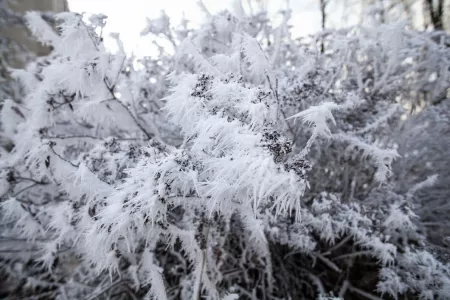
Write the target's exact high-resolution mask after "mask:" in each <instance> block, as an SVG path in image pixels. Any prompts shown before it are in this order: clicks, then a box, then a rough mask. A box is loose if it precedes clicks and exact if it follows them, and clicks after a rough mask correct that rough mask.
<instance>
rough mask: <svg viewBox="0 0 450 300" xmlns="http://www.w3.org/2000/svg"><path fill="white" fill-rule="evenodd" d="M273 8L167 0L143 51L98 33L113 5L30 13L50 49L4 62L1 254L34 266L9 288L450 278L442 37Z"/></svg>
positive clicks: (282, 285) (242, 291) (166, 291)
mask: <svg viewBox="0 0 450 300" xmlns="http://www.w3.org/2000/svg"><path fill="white" fill-rule="evenodd" d="M281 14H282V16H283V20H282V22H281V23H280V25H279V26H278V27H274V26H273V24H272V23H271V22H270V20H268V19H267V17H266V15H265V13H263V12H261V13H257V14H255V15H250V16H247V15H240V16H239V17H237V16H234V15H233V14H231V13H229V12H227V11H225V12H221V13H219V14H217V15H212V16H209V17H208V19H207V21H206V22H205V24H204V25H203V26H201V27H200V28H199V29H195V30H192V29H190V28H188V27H187V25H186V24H187V23H186V22H183V23H182V24H181V25H180V26H177V27H173V26H172V25H171V23H170V20H169V18H168V17H167V16H166V15H165V14H162V15H161V17H160V18H159V19H156V20H148V25H147V27H146V28H145V29H144V30H143V31H142V34H143V35H149V36H150V37H151V38H153V39H154V41H155V44H156V46H157V47H159V48H158V49H159V56H157V57H145V58H142V59H134V58H127V57H126V55H125V53H124V52H123V47H122V46H121V42H120V40H119V39H117V42H118V45H119V51H118V52H117V53H115V54H112V53H109V52H108V51H107V50H106V49H105V48H104V46H103V38H102V37H101V32H102V28H103V26H105V22H106V16H104V15H97V16H92V17H91V18H89V19H88V20H87V19H86V18H84V17H83V16H81V15H77V14H74V13H61V14H58V15H57V16H56V18H57V19H56V21H57V24H59V27H58V29H59V30H58V31H54V30H53V29H52V28H51V27H50V26H49V25H48V24H47V23H46V21H44V19H42V17H41V16H40V14H38V13H35V12H30V13H28V14H27V20H28V26H29V27H30V30H31V32H33V34H34V35H35V36H36V38H37V39H39V40H40V41H41V42H42V43H44V44H48V45H51V46H52V47H53V49H54V51H53V52H52V54H51V55H50V56H48V57H45V58H40V59H37V60H36V61H35V62H33V63H31V64H29V65H28V67H27V69H26V71H15V72H14V73H13V75H14V76H15V78H17V80H18V81H19V82H20V83H21V84H22V85H23V86H24V87H25V89H26V91H27V93H26V96H25V97H24V98H23V99H21V101H16V100H13V99H7V100H5V101H4V105H3V108H2V110H1V120H2V130H1V132H0V133H1V138H2V139H4V140H7V141H8V144H9V145H11V146H10V147H8V148H2V149H1V152H0V155H1V156H0V157H1V160H0V169H1V171H0V172H1V173H0V189H1V191H0V194H1V203H0V216H1V220H2V224H1V227H0V234H1V237H0V239H2V244H1V246H0V247H1V248H0V268H1V272H2V276H3V277H4V278H5V282H6V281H8V282H13V283H14V282H16V283H17V282H21V283H23V284H22V285H17V288H16V289H14V290H11V291H9V292H8V294H14V295H19V296H29V295H36V296H37V297H42V299H47V298H48V299H159V300H165V299H227V300H229V299H340V298H343V299H382V298H383V299H399V298H400V299H403V298H405V299H430V300H431V299H448V298H450V274H449V271H450V269H449V266H448V259H447V257H448V256H447V255H448V254H447V253H448V250H447V248H446V247H447V246H446V245H447V244H446V243H445V242H443V241H440V240H439V237H438V236H436V235H433V233H432V232H431V233H430V231H429V230H426V228H428V227H427V226H428V225H427V224H425V223H426V222H435V223H439V222H440V221H441V220H444V219H445V222H448V221H447V219H448V217H447V216H445V217H443V216H441V215H439V213H440V212H442V211H438V209H437V208H439V210H441V209H447V208H446V207H447V205H446V203H445V201H446V199H448V198H446V196H448V195H449V192H448V188H447V189H445V187H444V186H443V185H442V184H443V183H442V182H441V180H442V179H441V176H446V175H445V174H448V168H444V167H441V166H438V165H439V164H441V163H442V164H445V165H446V166H447V165H448V161H449V160H448V158H447V155H446V154H445V149H447V148H446V147H445V146H443V145H444V144H443V143H445V141H444V140H441V141H440V140H439V138H438V137H437V136H436V137H435V136H433V135H431V136H430V137H427V136H425V135H426V133H428V132H430V133H432V132H433V134H436V135H437V132H440V133H442V134H446V135H447V136H448V132H449V130H448V129H449V124H448V122H446V121H445V120H447V119H448V112H449V111H448V109H447V110H445V109H441V107H444V105H447V104H448V99H447V96H448V95H447V93H448V87H449V79H450V51H448V41H449V37H448V36H446V35H445V34H444V33H433V32H431V33H421V32H416V31H410V30H407V29H405V28H404V26H403V25H401V24H400V25H389V26H388V25H385V26H382V27H377V28H350V29H347V30H340V31H329V32H326V33H323V34H319V35H317V36H312V37H309V38H307V39H303V40H300V39H294V38H293V37H292V36H291V35H290V31H289V25H288V22H289V18H290V12H289V11H283V12H281ZM159 41H164V43H167V45H171V47H172V48H173V49H172V50H173V53H174V54H171V52H172V51H171V50H170V51H165V49H168V48H169V46H167V47H162V46H161V45H159ZM322 43H323V45H324V49H325V51H324V52H323V53H322V52H321V49H320V48H321V47H320V45H322ZM430 106H432V108H428V107H430ZM447 106H448V105H447ZM408 110H409V111H408ZM419 110H422V111H421V112H419V113H417V112H418V111H419ZM412 113H416V115H414V116H412V115H411V114H412ZM405 117H406V119H407V121H406V122H405V121H404V119H405ZM428 122H437V123H438V124H439V131H436V130H435V129H433V128H434V127H433V128H428V129H426V128H425V127H426V126H427V125H426V124H427V123H428ZM415 126H422V127H421V129H420V130H421V131H420V132H419V131H418V130H419V129H417V130H416V129H415V128H416V127H415ZM431 137H432V141H431V143H433V144H431V143H429V140H430V139H431ZM413 138H414V140H412V139H413ZM414 141H417V142H419V141H420V143H422V145H423V148H420V149H421V150H417V151H422V152H418V153H420V154H413V155H416V156H415V157H417V159H411V158H410V157H409V156H408V155H409V154H408V153H409V151H415V147H416V146H417V144H414ZM446 141H447V140H446ZM411 143H413V145H411ZM434 144H436V146H433V145H434ZM430 148H431V149H430ZM438 149H442V153H441V152H439V151H441V150H438ZM438 152H439V153H438ZM399 153H400V154H401V156H400V154H399ZM413 153H415V152H413ZM428 153H430V156H428V158H425V157H424V156H426V155H428ZM431 153H432V154H431ZM425 159H430V163H431V164H432V165H431V167H430V168H429V169H427V168H426V167H425V165H426V163H425V162H423V161H422V163H421V164H419V167H413V165H414V163H415V162H414V160H416V162H417V160H425ZM442 166H443V165H442ZM411 168H414V170H412V169H411ZM425 169H426V170H425ZM446 180H447V181H448V178H447V179H446ZM447 186H448V185H447ZM436 187H438V188H436ZM427 190H431V191H437V192H438V194H436V195H435V194H433V201H432V202H431V203H432V205H436V211H435V210H433V209H432V208H429V207H426V206H427V204H426V203H425V199H426V197H425V198H424V196H423V195H422V196H421V192H422V191H427ZM429 193H432V192H429ZM446 211H448V209H447V210H446ZM437 226H439V225H437ZM442 232H443V234H447V233H448V230H443V231H442ZM440 238H441V239H444V238H445V236H440ZM3 241H5V242H3ZM436 249H440V252H439V253H440V254H438V253H437V252H436Z"/></svg>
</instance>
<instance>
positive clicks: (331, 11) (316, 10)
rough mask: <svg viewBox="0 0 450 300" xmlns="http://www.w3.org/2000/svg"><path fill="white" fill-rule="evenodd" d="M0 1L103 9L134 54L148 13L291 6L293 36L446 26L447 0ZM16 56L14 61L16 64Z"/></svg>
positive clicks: (275, 13) (144, 49)
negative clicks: (380, 26) (383, 26)
mask: <svg viewBox="0 0 450 300" xmlns="http://www.w3.org/2000/svg"><path fill="white" fill-rule="evenodd" d="M0 3H1V4H0V5H1V6H3V7H5V6H7V7H8V8H10V9H12V10H13V11H14V12H17V13H18V14H21V13H23V12H24V11H26V10H40V11H48V12H61V11H69V10H70V11H74V12H79V13H86V14H87V15H89V14H96V13H102V14H105V15H107V16H108V19H107V25H106V27H105V32H104V37H105V45H106V47H108V48H110V50H111V51H115V50H116V48H117V47H116V43H115V41H113V40H112V39H111V38H109V34H110V33H118V34H119V35H120V39H121V40H122V42H123V43H124V47H125V51H126V52H127V53H128V54H134V55H136V56H138V57H139V56H146V55H149V54H150V55H151V51H152V50H151V42H150V41H149V40H148V39H145V38H141V35H140V32H141V31H142V29H143V28H144V27H145V25H146V23H147V18H150V19H152V18H156V17H158V16H160V14H161V11H162V10H164V12H165V13H166V14H167V15H168V16H169V18H170V20H171V25H172V26H177V25H178V24H179V23H180V22H182V21H183V19H187V20H189V24H188V26H189V27H197V26H198V25H199V24H201V23H202V21H204V20H205V18H206V17H207V16H208V13H211V14H214V13H216V12H218V11H221V10H225V9H228V10H230V11H232V12H233V13H235V14H240V13H241V12H242V11H247V12H251V11H258V10H261V9H263V10H266V11H268V13H269V17H270V18H271V19H275V20H276V19H277V17H279V18H280V19H281V15H280V11H283V10H286V9H290V10H291V11H292V17H291V21H290V25H291V26H292V33H293V35H294V36H297V37H299V36H306V35H309V34H314V33H316V32H318V31H320V30H322V29H325V30H326V29H327V28H328V29H331V28H341V27H348V26H352V25H358V24H362V25H370V23H373V22H379V23H392V22H393V21H394V22H396V21H405V22H407V23H408V24H410V26H413V27H414V28H416V29H419V30H426V29H444V30H448V29H449V28H450V0H291V1H287V0H242V1H239V0H220V1H218V0H203V1H201V2H199V1H198V0H164V1H159V0H127V1H124V0H0ZM5 24H6V23H5V22H3V25H2V28H1V31H0V34H1V35H2V36H3V37H5V36H6V37H9V38H12V39H13V40H15V41H17V42H18V43H19V44H20V45H22V46H26V47H28V48H29V49H30V50H32V51H33V52H34V53H36V54H37V55H43V54H46V53H47V51H48V49H46V48H45V47H42V46H41V45H38V44H37V43H34V42H32V41H31V39H30V38H29V34H28V33H27V31H26V29H24V28H23V26H21V24H17V26H15V27H11V25H10V23H8V25H5ZM17 63H19V65H20V62H18V61H15V62H11V64H12V66H18V65H17Z"/></svg>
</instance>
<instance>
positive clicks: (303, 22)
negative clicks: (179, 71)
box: [68, 0, 320, 56]
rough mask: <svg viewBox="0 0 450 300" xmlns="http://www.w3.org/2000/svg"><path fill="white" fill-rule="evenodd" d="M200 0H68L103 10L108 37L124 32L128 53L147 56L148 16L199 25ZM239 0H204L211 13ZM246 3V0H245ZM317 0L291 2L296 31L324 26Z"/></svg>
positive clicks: (74, 6) (83, 8) (273, 2)
mask: <svg viewBox="0 0 450 300" xmlns="http://www.w3.org/2000/svg"><path fill="white" fill-rule="evenodd" d="M197 1H198V0H68V2H69V8H70V10H71V11H75V12H80V13H81V12H85V13H88V14H92V13H102V14H105V15H107V16H108V19H107V26H106V28H105V37H106V35H108V34H109V33H111V32H116V33H119V34H120V38H121V40H122V41H123V43H124V45H125V50H126V52H128V53H134V54H135V55H137V56H142V55H146V52H147V51H149V48H151V46H150V44H151V40H150V39H149V38H148V37H147V38H145V37H144V38H141V37H140V32H141V30H142V29H143V28H144V26H145V25H146V17H148V18H156V17H158V16H159V15H160V13H161V10H164V11H165V12H166V14H167V15H168V16H169V17H170V18H171V20H172V22H174V23H175V24H176V23H178V22H179V21H180V20H181V18H182V16H183V14H184V15H185V17H186V18H187V19H188V20H190V21H191V25H192V26H198V25H200V24H201V22H202V20H204V15H203V12H202V10H201V9H200V8H199V6H198V4H197ZM234 2H235V0H203V3H204V4H205V6H206V7H207V9H208V10H209V11H210V12H211V13H215V12H218V11H221V10H224V9H231V10H232V9H233V3H234ZM243 2H245V0H243ZM268 3H269V4H268V11H269V13H270V14H272V15H276V12H277V11H278V10H279V9H280V8H285V7H286V1H285V0H269V1H268ZM318 3H319V1H317V0H291V1H290V3H289V5H290V8H291V9H292V11H293V14H292V18H291V24H292V25H293V26H294V28H293V34H294V35H297V36H300V35H307V34H312V33H315V32H317V31H318V30H319V29H320V13H319V7H318ZM105 44H106V46H107V47H108V48H110V49H111V48H114V47H115V44H114V43H113V42H112V41H108V40H106V39H105Z"/></svg>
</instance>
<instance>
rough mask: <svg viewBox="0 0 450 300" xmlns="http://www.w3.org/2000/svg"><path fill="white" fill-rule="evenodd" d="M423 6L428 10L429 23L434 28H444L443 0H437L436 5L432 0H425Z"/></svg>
mask: <svg viewBox="0 0 450 300" xmlns="http://www.w3.org/2000/svg"><path fill="white" fill-rule="evenodd" d="M435 6H436V7H435ZM425 8H426V10H428V14H429V16H430V20H431V23H432V24H433V27H434V29H436V30H443V29H444V0H438V1H437V5H433V0H425Z"/></svg>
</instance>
